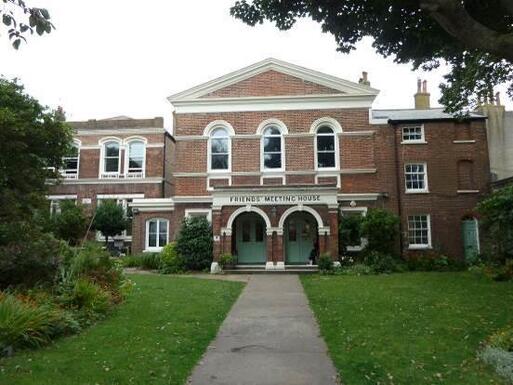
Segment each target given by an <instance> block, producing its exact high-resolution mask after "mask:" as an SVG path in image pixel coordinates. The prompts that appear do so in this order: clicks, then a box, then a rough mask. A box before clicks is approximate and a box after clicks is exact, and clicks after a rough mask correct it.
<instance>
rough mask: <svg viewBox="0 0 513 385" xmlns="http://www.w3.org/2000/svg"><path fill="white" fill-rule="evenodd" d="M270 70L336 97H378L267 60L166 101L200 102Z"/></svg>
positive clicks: (366, 88) (352, 85)
mask: <svg viewBox="0 0 513 385" xmlns="http://www.w3.org/2000/svg"><path fill="white" fill-rule="evenodd" d="M270 70H273V71H277V72H280V73H283V74H287V75H290V76H294V77H297V78H299V79H303V80H305V81H309V82H312V83H316V84H320V85H322V86H325V87H328V88H332V89H334V90H337V91H340V93H342V94H346V95H347V96H374V97H375V96H376V95H377V94H378V93H379V91H378V90H376V89H374V88H372V87H369V86H366V85H364V84H359V83H355V82H351V81H348V80H344V79H341V78H338V77H335V76H332V75H328V74H325V73H322V72H318V71H314V70H311V69H308V68H305V67H301V66H298V65H295V64H291V63H287V62H284V61H281V60H278V59H275V58H268V59H265V60H262V61H260V62H257V63H255V64H252V65H250V66H247V67H244V68H241V69H239V70H237V71H234V72H230V73H228V74H226V75H223V76H221V77H219V78H216V79H213V80H210V81H208V82H206V83H203V84H200V85H198V86H195V87H192V88H189V89H188V90H185V91H182V92H179V93H176V94H173V95H171V96H169V97H168V100H169V101H170V102H171V103H173V102H175V101H177V102H179V101H191V100H195V99H198V98H201V97H202V96H205V95H208V94H210V93H212V92H214V91H217V90H220V89H222V88H225V87H227V86H230V85H232V84H235V83H238V82H240V81H243V80H245V79H248V78H250V77H252V76H255V75H258V74H261V73H263V72H266V71H270Z"/></svg>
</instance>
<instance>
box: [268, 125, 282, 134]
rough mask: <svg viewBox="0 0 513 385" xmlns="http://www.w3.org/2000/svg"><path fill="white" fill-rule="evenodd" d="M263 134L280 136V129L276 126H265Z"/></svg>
mask: <svg viewBox="0 0 513 385" xmlns="http://www.w3.org/2000/svg"><path fill="white" fill-rule="evenodd" d="M264 135H265V136H280V135H281V131H280V129H279V128H278V127H276V126H270V127H267V128H266V129H265V131H264Z"/></svg>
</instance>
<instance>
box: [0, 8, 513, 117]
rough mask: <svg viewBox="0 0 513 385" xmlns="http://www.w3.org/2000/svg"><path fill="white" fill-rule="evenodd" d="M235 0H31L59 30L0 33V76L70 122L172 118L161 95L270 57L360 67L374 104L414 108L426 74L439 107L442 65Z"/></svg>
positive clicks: (335, 71)
mask: <svg viewBox="0 0 513 385" xmlns="http://www.w3.org/2000/svg"><path fill="white" fill-rule="evenodd" d="M233 3H234V0H187V1H185V0H180V1H177V0H167V1H166V0H147V1H144V2H141V1H136V0H109V1H105V0H103V1H100V0H72V1H69V0H68V1H62V0H61V1H59V0H46V1H45V0H39V1H36V0H33V1H31V2H30V3H29V4H30V5H37V6H42V7H46V8H48V9H49V10H50V13H51V15H52V19H53V21H54V24H55V26H56V28H57V30H56V31H54V32H52V33H51V34H50V35H46V36H43V37H31V38H29V42H28V44H23V45H22V46H21V48H20V50H19V51H15V50H13V49H12V48H11V47H10V44H9V42H8V40H7V36H5V35H2V36H0V58H1V61H0V73H1V74H3V75H5V76H7V77H18V78H20V80H21V81H22V82H23V83H24V84H25V86H26V88H27V91H28V92H30V93H31V94H33V95H34V96H35V97H37V98H38V99H40V101H41V102H42V103H44V104H47V105H50V106H53V107H55V106H57V105H62V106H63V107H64V109H65V110H66V112H67V115H68V118H69V119H72V120H83V119H91V118H104V117H110V116H115V115H129V116H133V117H153V116H164V117H165V119H166V125H169V124H170V116H171V114H170V112H171V109H170V105H169V104H168V103H167V101H166V96H168V95H170V94H173V93H175V92H179V91H182V90H184V89H186V88H189V87H191V86H194V85H197V84H199V83H202V82H204V81H207V80H210V79H212V78H214V77H217V76H221V75H223V74H225V73H227V72H229V71H233V70H236V69H238V68H240V67H243V66H246V65H249V64H252V63H254V62H256V61H259V60H262V59H264V58H266V57H269V56H273V57H276V58H278V59H281V60H285V61H289V62H292V63H295V64H298V65H302V66H305V67H309V68H312V69H316V70H319V71H322V72H326V73H329V74H331V75H334V76H339V77H341V78H344V79H348V80H353V81H357V80H358V78H359V77H360V75H361V71H362V70H366V71H368V72H369V78H370V81H371V83H372V86H373V87H375V88H378V89H380V90H381V93H380V95H379V96H378V98H377V99H376V102H375V105H374V107H375V108H410V107H412V106H413V94H414V92H415V89H416V79H417V77H422V78H423V79H427V80H428V83H429V89H430V91H431V95H432V105H436V100H437V99H438V98H439V96H440V95H439V91H438V86H437V85H438V83H439V82H440V80H441V76H442V75H443V73H444V70H443V69H441V70H437V71H433V72H430V73H421V72H412V71H411V66H409V65H397V64H394V63H393V61H392V59H390V58H389V59H384V58H382V57H380V56H378V55H377V54H375V53H374V50H373V49H372V47H371V41H370V39H366V40H365V41H364V42H362V43H361V44H359V47H358V49H357V50H356V51H354V52H352V53H351V54H348V55H345V54H341V53H339V52H336V44H335V41H334V39H333V37H332V36H331V35H329V34H323V33H322V32H321V29H320V26H319V24H317V23H314V22H312V21H310V20H302V21H300V22H299V23H298V24H297V25H296V26H295V27H294V28H293V29H292V30H290V31H286V32H281V31H278V30H277V29H276V28H275V27H274V26H273V25H271V24H269V23H265V24H264V25H258V26H256V27H249V26H247V25H245V24H243V23H242V22H240V21H238V20H235V19H234V18H232V17H231V16H230V14H229V8H230V6H231V5H232V4H233ZM2 32H3V30H2ZM503 99H506V98H505V95H504V96H503ZM508 107H509V108H511V107H512V104H511V101H508Z"/></svg>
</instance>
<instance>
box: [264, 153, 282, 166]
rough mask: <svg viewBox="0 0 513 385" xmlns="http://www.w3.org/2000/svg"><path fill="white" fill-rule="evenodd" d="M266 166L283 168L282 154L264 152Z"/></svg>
mask: <svg viewBox="0 0 513 385" xmlns="http://www.w3.org/2000/svg"><path fill="white" fill-rule="evenodd" d="M264 167H265V168H281V154H264Z"/></svg>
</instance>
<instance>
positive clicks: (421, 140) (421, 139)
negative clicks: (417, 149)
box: [401, 124, 427, 144]
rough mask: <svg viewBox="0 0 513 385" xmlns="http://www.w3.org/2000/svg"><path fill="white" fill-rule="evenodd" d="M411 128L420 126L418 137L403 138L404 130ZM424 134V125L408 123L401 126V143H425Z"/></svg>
mask: <svg viewBox="0 0 513 385" xmlns="http://www.w3.org/2000/svg"><path fill="white" fill-rule="evenodd" d="M412 128H420V139H404V130H405V129H406V130H407V129H412ZM425 143H427V142H426V136H425V134H424V125H423V124H416V125H408V126H402V127H401V144H425Z"/></svg>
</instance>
